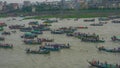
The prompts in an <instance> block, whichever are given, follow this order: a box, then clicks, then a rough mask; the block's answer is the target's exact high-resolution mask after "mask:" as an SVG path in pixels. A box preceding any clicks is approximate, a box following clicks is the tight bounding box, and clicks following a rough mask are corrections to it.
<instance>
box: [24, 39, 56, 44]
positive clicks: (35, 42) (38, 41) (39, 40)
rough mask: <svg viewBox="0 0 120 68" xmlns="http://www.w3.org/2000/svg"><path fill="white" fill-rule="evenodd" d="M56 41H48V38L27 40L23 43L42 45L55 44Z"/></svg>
mask: <svg viewBox="0 0 120 68" xmlns="http://www.w3.org/2000/svg"><path fill="white" fill-rule="evenodd" d="M53 41H54V39H46V38H37V39H25V40H23V42H24V43H25V44H42V43H43V42H53Z"/></svg>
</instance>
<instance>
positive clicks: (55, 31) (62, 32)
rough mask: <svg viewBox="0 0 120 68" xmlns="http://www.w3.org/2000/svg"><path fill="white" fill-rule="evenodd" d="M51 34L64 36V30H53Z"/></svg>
mask: <svg viewBox="0 0 120 68" xmlns="http://www.w3.org/2000/svg"><path fill="white" fill-rule="evenodd" d="M51 33H52V34H64V31H62V30H52V31H51Z"/></svg>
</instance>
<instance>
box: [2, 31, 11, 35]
mask: <svg viewBox="0 0 120 68" xmlns="http://www.w3.org/2000/svg"><path fill="white" fill-rule="evenodd" d="M1 34H2V35H10V34H11V33H10V32H6V31H4V32H2V33H1Z"/></svg>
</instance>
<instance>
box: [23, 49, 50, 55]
mask: <svg viewBox="0 0 120 68" xmlns="http://www.w3.org/2000/svg"><path fill="white" fill-rule="evenodd" d="M25 51H26V53H27V54H50V51H49V50H31V49H26V50H25Z"/></svg>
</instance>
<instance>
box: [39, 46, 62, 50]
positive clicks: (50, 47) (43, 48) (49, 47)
mask: <svg viewBox="0 0 120 68" xmlns="http://www.w3.org/2000/svg"><path fill="white" fill-rule="evenodd" d="M40 49H41V50H49V51H60V48H59V47H54V46H40Z"/></svg>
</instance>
